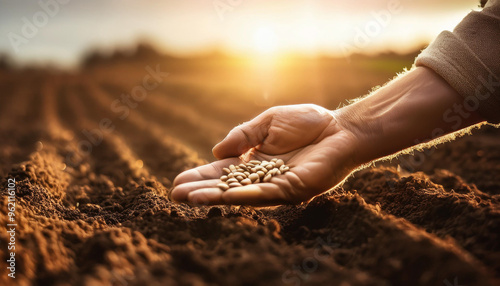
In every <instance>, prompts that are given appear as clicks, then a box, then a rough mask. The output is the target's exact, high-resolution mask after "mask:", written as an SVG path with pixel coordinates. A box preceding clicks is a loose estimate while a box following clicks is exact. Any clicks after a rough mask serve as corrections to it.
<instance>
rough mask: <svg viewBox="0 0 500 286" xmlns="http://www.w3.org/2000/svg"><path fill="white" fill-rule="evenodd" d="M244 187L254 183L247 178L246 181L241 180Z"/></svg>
mask: <svg viewBox="0 0 500 286" xmlns="http://www.w3.org/2000/svg"><path fill="white" fill-rule="evenodd" d="M240 183H241V184H242V185H250V184H251V183H252V181H251V180H250V179H249V178H246V179H244V180H241V182H240Z"/></svg>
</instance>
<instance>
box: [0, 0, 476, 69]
mask: <svg viewBox="0 0 500 286" xmlns="http://www.w3.org/2000/svg"><path fill="white" fill-rule="evenodd" d="M478 3H479V0H440V1H435V0H373V1H369V0H351V1H344V0H342V1H341V0H316V1H314V0H309V1H304V0H273V1H270V0H157V1H153V0H136V1H132V0H85V1H82V0H80V1H77V0H40V1H28V0H0V54H7V55H9V56H10V57H11V58H13V59H15V61H16V62H19V63H21V64H26V63H52V64H57V65H60V66H63V67H71V66H75V65H76V64H78V61H79V59H80V58H81V56H82V55H83V54H84V53H85V52H87V51H89V50H90V49H93V48H95V47H98V48H102V49H109V50H111V49H114V48H116V47H120V46H133V45H134V44H135V43H136V42H137V41H138V40H147V41H150V42H152V43H153V44H154V45H156V46H157V47H159V48H160V49H161V50H162V51H166V52H169V53H172V54H175V55H182V56H184V55H190V54H193V53H195V54H196V53H202V52H204V51H207V50H213V49H222V50H226V51H228V52H229V53H234V54H249V55H257V54H269V55H272V54H281V53H290V52H292V53H301V54H306V55H316V54H326V55H343V54H349V53H352V52H364V53H377V52H380V51H385V50H393V51H396V52H407V51H410V50H412V49H415V48H417V47H421V46H422V45H424V44H426V43H428V42H430V41H431V40H432V39H433V38H435V37H436V36H437V35H438V34H439V33H440V32H441V31H443V30H452V29H453V27H454V26H455V25H456V24H457V23H459V22H460V20H461V19H462V18H463V17H464V16H465V15H466V14H467V13H469V12H471V11H472V10H479V8H478Z"/></svg>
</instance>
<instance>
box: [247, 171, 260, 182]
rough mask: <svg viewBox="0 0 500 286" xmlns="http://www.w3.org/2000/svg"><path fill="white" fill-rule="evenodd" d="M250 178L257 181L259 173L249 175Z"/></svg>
mask: <svg viewBox="0 0 500 286" xmlns="http://www.w3.org/2000/svg"><path fill="white" fill-rule="evenodd" d="M248 178H249V179H250V180H251V181H252V182H255V181H257V180H258V179H259V175H258V174H256V173H252V174H250V175H249V176H248Z"/></svg>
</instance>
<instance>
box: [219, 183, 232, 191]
mask: <svg viewBox="0 0 500 286" xmlns="http://www.w3.org/2000/svg"><path fill="white" fill-rule="evenodd" d="M217 187H218V188H219V189H221V190H223V191H227V190H229V185H228V184H226V183H218V184H217Z"/></svg>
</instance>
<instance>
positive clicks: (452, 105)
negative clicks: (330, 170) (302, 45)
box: [335, 67, 483, 164]
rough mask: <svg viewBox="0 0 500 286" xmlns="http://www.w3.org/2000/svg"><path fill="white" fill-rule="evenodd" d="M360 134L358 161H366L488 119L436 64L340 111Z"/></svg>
mask: <svg viewBox="0 0 500 286" xmlns="http://www.w3.org/2000/svg"><path fill="white" fill-rule="evenodd" d="M335 114H336V117H337V120H338V122H339V123H340V124H341V125H344V127H345V128H346V129H347V130H351V131H352V133H353V136H354V137H355V144H356V145H357V146H355V148H356V150H357V152H356V155H355V156H356V158H355V160H356V162H358V163H359V164H363V163H367V162H370V161H372V160H375V159H378V158H381V157H384V156H388V155H391V154H393V153H396V152H398V151H401V150H403V149H406V148H408V147H411V146H414V145H417V144H419V143H422V142H425V141H429V140H432V139H435V138H437V137H439V136H442V135H445V134H449V133H452V132H454V131H458V130H460V129H462V128H465V127H467V126H470V125H473V124H476V123H479V122H481V121H483V120H482V119H481V118H480V117H479V116H478V115H477V114H476V113H474V112H469V111H467V110H466V109H465V108H464V102H463V98H462V97H461V96H460V95H459V94H458V93H457V92H456V91H455V90H454V89H453V88H451V87H450V86H449V85H448V84H447V83H446V82H445V81H444V80H443V79H442V78H441V77H439V76H438V75H437V74H435V73H434V72H433V71H432V70H430V69H428V68H425V67H418V68H415V69H413V70H412V71H410V72H408V73H406V74H405V75H403V76H401V77H399V78H397V79H395V80H393V81H392V82H390V83H389V84H387V85H386V86H384V87H382V88H380V89H379V90H377V91H376V92H374V93H373V94H371V95H370V96H368V97H366V98H364V99H363V100H360V101H358V102H356V103H354V104H352V105H349V106H347V107H344V108H342V109H339V110H337V111H336V112H335Z"/></svg>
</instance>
